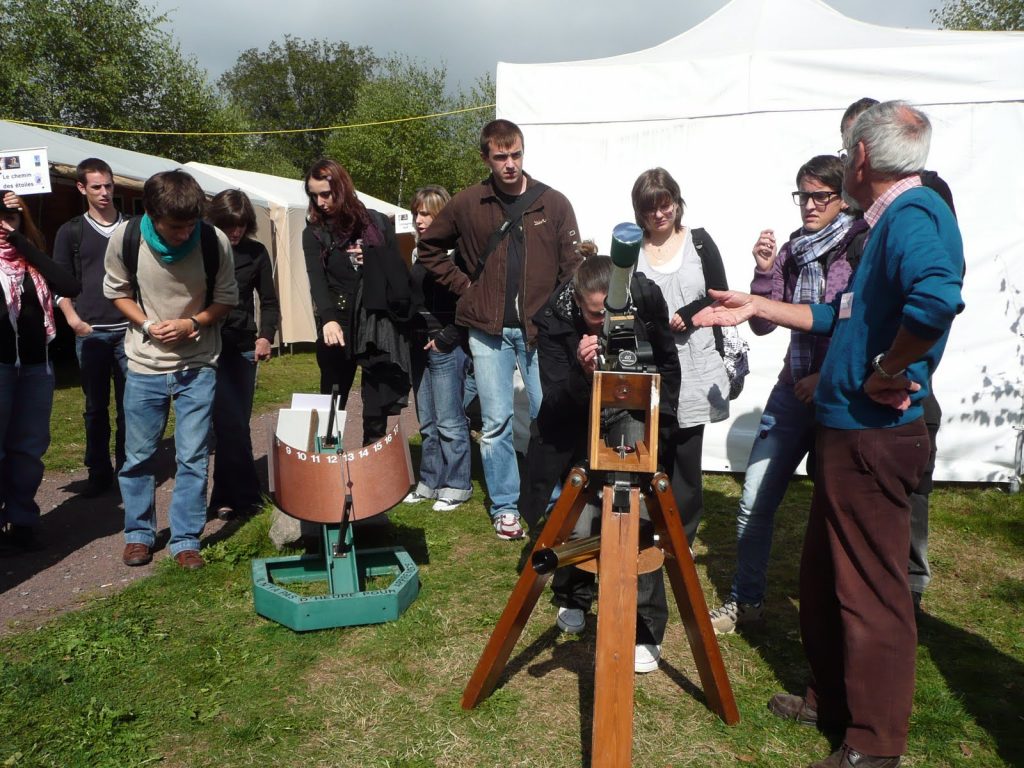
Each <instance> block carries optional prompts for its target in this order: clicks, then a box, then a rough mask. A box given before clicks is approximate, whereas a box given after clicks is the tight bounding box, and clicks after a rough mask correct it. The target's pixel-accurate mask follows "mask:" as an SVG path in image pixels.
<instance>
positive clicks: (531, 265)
mask: <svg viewBox="0 0 1024 768" xmlns="http://www.w3.org/2000/svg"><path fill="white" fill-rule="evenodd" d="M526 178H527V189H529V188H530V187H531V186H533V185H534V184H536V183H537V182H536V181H534V180H533V179H532V178H530V177H529V176H528V175H527V177H526ZM504 221H505V212H504V209H503V208H502V206H501V203H500V202H499V200H498V197H497V195H496V194H495V190H494V182H493V178H492V177H490V176H488V177H487V178H486V179H484V181H482V182H481V183H479V184H474V185H473V186H472V187H469V188H467V189H464V190H462V191H461V192H459V193H458V194H457V195H456V196H455V197H454V198H452V200H451V202H450V203H448V205H446V206H445V207H444V208H442V209H441V212H440V213H439V214H438V215H437V217H436V218H435V219H434V221H433V223H432V224H431V225H430V227H429V228H428V229H427V231H426V232H424V233H423V236H422V237H421V238H420V241H419V245H418V246H417V248H418V254H419V256H418V261H419V262H420V263H421V264H423V266H424V267H426V269H427V270H428V271H430V272H431V273H432V274H433V275H435V276H436V278H437V282H438V283H440V284H441V285H442V286H445V287H447V288H448V289H449V290H450V291H452V293H454V294H455V295H457V296H458V297H459V299H458V304H457V306H456V310H455V321H456V323H458V324H459V325H463V326H467V327H469V328H476V329H478V330H480V331H483V332H484V333H489V334H491V335H495V336H496V335H498V334H500V333H501V329H502V320H503V318H504V311H505V290H506V287H505V284H506V283H505V281H506V273H507V256H508V243H509V237H511V235H506V236H505V238H504V239H503V240H502V241H501V243H499V244H498V247H497V248H496V249H495V250H494V253H492V254H491V255H490V256H488V257H487V260H486V265H485V267H484V269H483V272H482V273H481V274H480V276H479V278H477V280H476V281H472V280H471V279H470V278H471V276H472V275H473V274H474V273H475V272H476V270H477V265H478V264H479V263H480V256H481V255H482V254H483V253H484V251H485V250H486V248H487V242H488V240H489V239H490V237H491V235H492V234H493V233H494V232H495V231H496V230H497V229H498V227H500V226H501V225H502V223H503V222H504ZM519 226H520V227H521V228H522V234H523V251H524V253H523V271H522V280H521V281H520V286H519V302H518V304H519V307H520V313H519V314H520V317H521V318H522V319H523V322H524V324H525V330H526V334H527V340H528V342H529V343H530V344H531V345H532V344H534V343H535V341H536V337H537V329H536V326H535V325H534V323H533V316H534V315H535V314H536V313H537V312H538V311H540V309H541V307H543V306H544V304H545V303H546V302H547V300H548V299H549V298H550V296H551V293H552V291H554V290H555V288H557V287H558V286H559V285H561V284H562V283H564V282H565V281H566V280H568V279H569V278H570V277H571V276H572V274H573V272H574V271H575V269H576V265H577V264H578V263H579V262H580V261H581V260H582V257H581V256H580V255H579V253H578V251H577V247H578V245H579V239H580V238H579V227H578V226H577V224H576V214H575V213H574V212H573V209H572V205H571V204H570V203H569V201H568V199H567V198H566V197H565V195H563V194H562V193H561V192H558V191H556V190H554V189H548V190H545V191H544V193H543V194H542V195H541V196H540V197H538V198H537V200H536V201H535V202H534V203H533V205H531V206H530V207H529V208H528V209H527V210H526V212H525V213H524V214H523V217H522V219H521V220H520V224H519ZM456 245H457V246H458V248H459V253H460V254H461V256H462V258H463V260H464V264H465V269H466V271H463V270H462V269H460V268H459V266H458V265H457V264H456V263H455V261H454V260H453V259H451V258H450V257H449V255H448V252H449V251H450V250H451V249H453V248H455V247H456Z"/></svg>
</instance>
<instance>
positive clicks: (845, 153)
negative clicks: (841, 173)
mask: <svg viewBox="0 0 1024 768" xmlns="http://www.w3.org/2000/svg"><path fill="white" fill-rule="evenodd" d="M836 157H838V158H839V162H841V163H842V164H843V165H846V161H847V160H849V159H850V150H848V149H847V148H846V147H840V148H839V151H838V152H836Z"/></svg>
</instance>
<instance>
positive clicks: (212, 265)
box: [199, 221, 220, 309]
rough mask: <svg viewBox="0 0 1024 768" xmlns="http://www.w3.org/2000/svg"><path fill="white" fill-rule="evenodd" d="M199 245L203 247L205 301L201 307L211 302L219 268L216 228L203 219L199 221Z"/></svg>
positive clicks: (205, 306)
mask: <svg viewBox="0 0 1024 768" xmlns="http://www.w3.org/2000/svg"><path fill="white" fill-rule="evenodd" d="M199 226H200V227H202V229H201V230H200V232H199V242H200V247H201V248H202V249H203V271H204V272H206V303H205V304H204V305H203V309H206V308H207V307H208V306H210V305H211V304H213V289H214V287H215V286H216V285H217V272H218V271H219V270H220V247H219V245H218V243H217V230H215V229H214V228H213V226H212V225H210V224H207V223H206V222H205V221H201V222H199Z"/></svg>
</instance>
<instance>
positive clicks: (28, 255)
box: [0, 191, 82, 554]
mask: <svg viewBox="0 0 1024 768" xmlns="http://www.w3.org/2000/svg"><path fill="white" fill-rule="evenodd" d="M44 247H45V243H44V241H43V237H42V235H40V234H39V230H37V229H36V227H35V224H34V223H33V221H32V217H31V215H29V212H28V209H27V208H26V207H25V205H24V204H23V203H22V201H21V199H20V198H19V197H18V196H17V195H15V194H14V193H12V192H8V191H0V289H2V291H0V301H2V302H3V305H2V309H3V310H4V312H3V314H4V318H3V319H0V551H5V552H11V553H15V554H16V553H19V552H26V551H30V550H33V549H38V548H39V547H40V546H41V542H40V541H39V538H38V536H37V535H36V529H37V528H38V526H39V505H38V504H36V501H35V495H36V491H37V490H39V484H40V483H41V482H42V480H43V454H44V453H46V449H47V448H48V447H49V445H50V411H51V409H52V408H53V387H54V380H53V369H52V368H51V367H50V359H49V355H48V353H47V347H48V345H49V343H50V342H51V341H53V339H54V337H55V336H56V335H57V328H56V324H55V323H54V319H53V295H54V294H58V295H60V296H67V297H68V298H74V297H75V296H77V295H78V293H79V291H81V290H82V286H81V284H80V283H79V282H78V280H77V278H75V276H74V275H73V274H71V272H70V271H68V270H66V269H64V268H63V267H61V266H60V265H58V264H57V263H56V262H54V261H53V260H52V259H51V258H50V257H49V256H47V255H46V254H45V253H44V252H43V248H44Z"/></svg>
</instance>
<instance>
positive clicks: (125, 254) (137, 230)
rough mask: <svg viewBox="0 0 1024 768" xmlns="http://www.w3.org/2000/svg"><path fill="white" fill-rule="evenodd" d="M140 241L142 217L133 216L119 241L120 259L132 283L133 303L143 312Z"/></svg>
mask: <svg viewBox="0 0 1024 768" xmlns="http://www.w3.org/2000/svg"><path fill="white" fill-rule="evenodd" d="M141 241H142V219H141V217H139V216H133V217H132V218H130V219H128V223H127V224H125V227H124V239H123V240H122V241H121V259H122V261H124V268H125V269H126V270H127V271H128V280H129V281H130V282H131V284H132V293H133V294H134V295H135V303H136V304H138V305H139V309H141V310H142V311H143V312H145V311H146V310H145V308H144V307H143V306H142V294H140V293H139V245H140V243H141Z"/></svg>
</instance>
